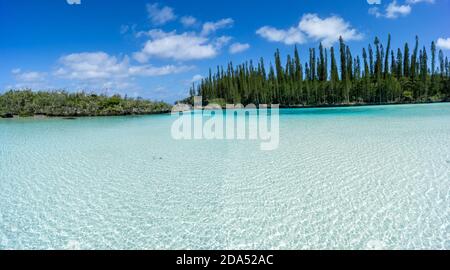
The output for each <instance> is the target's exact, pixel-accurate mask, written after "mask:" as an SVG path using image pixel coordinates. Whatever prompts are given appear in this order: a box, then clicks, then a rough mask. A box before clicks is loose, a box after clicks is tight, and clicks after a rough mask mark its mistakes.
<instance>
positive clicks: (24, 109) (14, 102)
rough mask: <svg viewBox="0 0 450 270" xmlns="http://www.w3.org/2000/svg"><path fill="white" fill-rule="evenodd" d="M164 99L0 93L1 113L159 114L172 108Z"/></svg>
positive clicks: (69, 115) (22, 92)
mask: <svg viewBox="0 0 450 270" xmlns="http://www.w3.org/2000/svg"><path fill="white" fill-rule="evenodd" d="M171 108H172V106H171V105H169V104H167V103H165V102H153V101H150V100H145V99H142V98H129V97H126V96H125V97H121V96H119V95H114V96H106V95H98V94H94V93H90V94H88V93H84V92H81V93H68V92H65V91H54V92H42V91H41V92H33V91H31V90H10V91H8V92H6V93H3V94H0V117H1V118H13V117H38V118H39V117H66V118H72V117H85V116H121V115H144V114H161V113H168V112H170V111H171Z"/></svg>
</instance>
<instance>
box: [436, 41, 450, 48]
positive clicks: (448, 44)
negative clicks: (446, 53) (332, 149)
mask: <svg viewBox="0 0 450 270" xmlns="http://www.w3.org/2000/svg"><path fill="white" fill-rule="evenodd" d="M436 46H438V47H439V48H441V49H443V50H450V38H438V40H437V42H436Z"/></svg>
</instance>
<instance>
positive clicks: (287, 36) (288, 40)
mask: <svg viewBox="0 0 450 270" xmlns="http://www.w3.org/2000/svg"><path fill="white" fill-rule="evenodd" d="M256 34H258V35H260V36H261V37H263V38H265V39H267V40H269V41H272V42H282V43H284V44H286V45H292V44H296V43H298V44H303V43H305V42H306V39H305V36H304V35H303V33H302V32H301V31H300V29H298V28H295V27H291V28H289V29H288V30H283V29H277V28H274V27H271V26H263V27H261V28H259V29H258V30H257V31H256Z"/></svg>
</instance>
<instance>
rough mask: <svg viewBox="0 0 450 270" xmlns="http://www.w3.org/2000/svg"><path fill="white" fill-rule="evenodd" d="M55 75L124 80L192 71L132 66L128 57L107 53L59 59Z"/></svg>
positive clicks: (80, 78)
mask: <svg viewBox="0 0 450 270" xmlns="http://www.w3.org/2000/svg"><path fill="white" fill-rule="evenodd" d="M59 63H60V67H59V68H58V69H57V70H56V71H55V75H56V76H59V77H62V78H67V79H75V80H102V79H116V80H117V79H124V78H128V77H131V76H161V75H168V74H173V73H180V72H184V71H187V70H189V69H191V68H192V67H188V66H175V65H167V66H162V67H154V66H151V65H134V66H133V65H130V61H129V58H128V57H127V56H125V57H123V58H122V59H119V58H117V57H115V56H110V55H109V54H107V53H105V52H85V53H75V54H69V55H65V56H63V57H61V58H60V59H59Z"/></svg>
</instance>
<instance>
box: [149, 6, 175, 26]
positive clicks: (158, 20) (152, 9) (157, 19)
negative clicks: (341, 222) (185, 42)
mask: <svg viewBox="0 0 450 270" xmlns="http://www.w3.org/2000/svg"><path fill="white" fill-rule="evenodd" d="M147 12H148V16H149V18H150V20H151V22H152V23H153V24H154V25H163V24H166V23H168V22H170V21H173V20H175V19H176V18H177V16H176V15H175V13H174V12H173V9H172V8H171V7H168V6H164V7H160V5H159V4H158V3H155V4H147Z"/></svg>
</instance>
